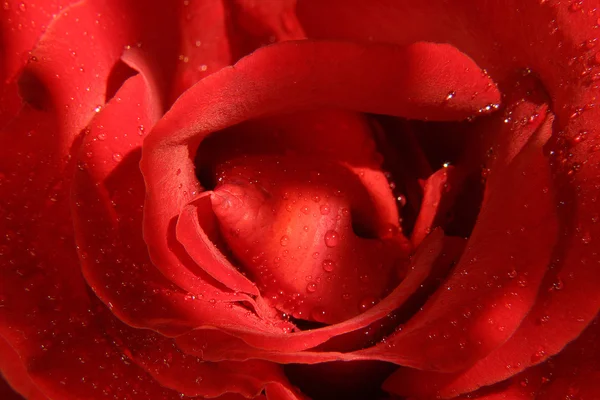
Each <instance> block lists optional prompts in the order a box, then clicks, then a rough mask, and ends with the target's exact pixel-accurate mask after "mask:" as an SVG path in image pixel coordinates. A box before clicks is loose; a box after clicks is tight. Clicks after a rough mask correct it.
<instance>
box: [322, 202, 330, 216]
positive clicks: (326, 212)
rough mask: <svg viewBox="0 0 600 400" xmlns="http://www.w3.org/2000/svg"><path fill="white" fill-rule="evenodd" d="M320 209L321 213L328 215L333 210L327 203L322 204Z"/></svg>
mask: <svg viewBox="0 0 600 400" xmlns="http://www.w3.org/2000/svg"><path fill="white" fill-rule="evenodd" d="M319 210H320V211H321V215H327V214H329V212H330V211H331V210H330V209H329V206H328V205H327V204H323V205H321V207H319Z"/></svg>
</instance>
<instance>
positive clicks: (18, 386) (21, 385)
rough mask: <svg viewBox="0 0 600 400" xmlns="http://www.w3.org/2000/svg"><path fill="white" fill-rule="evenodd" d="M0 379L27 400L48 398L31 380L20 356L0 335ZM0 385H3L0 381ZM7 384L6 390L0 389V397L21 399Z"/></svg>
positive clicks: (44, 399) (8, 399)
mask: <svg viewBox="0 0 600 400" xmlns="http://www.w3.org/2000/svg"><path fill="white" fill-rule="evenodd" d="M0 354H2V357H0V373H1V375H0V380H3V378H4V379H6V381H7V383H10V385H11V386H12V388H14V390H15V391H16V392H18V393H20V394H21V395H22V396H23V397H24V398H26V399H29V400H46V399H48V398H47V397H46V396H44V394H43V393H42V392H40V390H39V389H38V388H37V386H36V385H35V384H34V383H33V382H32V381H31V378H30V377H29V375H28V374H27V369H26V368H25V365H23V361H22V360H21V357H19V355H18V354H17V353H16V352H15V350H13V348H12V347H11V346H10V344H9V343H8V342H7V341H6V340H4V339H3V338H2V337H0ZM0 386H4V384H3V383H0ZM12 388H11V387H10V386H9V387H8V388H7V390H6V393H5V390H4V388H2V389H0V395H2V399H7V400H10V399H13V398H14V399H15V400H18V399H22V398H23V397H21V396H19V395H18V394H17V393H15V392H13V391H12Z"/></svg>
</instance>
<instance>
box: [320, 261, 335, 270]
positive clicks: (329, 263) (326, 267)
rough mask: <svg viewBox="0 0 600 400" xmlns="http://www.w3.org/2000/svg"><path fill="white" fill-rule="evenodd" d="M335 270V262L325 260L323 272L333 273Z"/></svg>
mask: <svg viewBox="0 0 600 400" xmlns="http://www.w3.org/2000/svg"><path fill="white" fill-rule="evenodd" d="M334 269H335V261H333V260H323V270H325V271H326V272H332V271H333V270H334Z"/></svg>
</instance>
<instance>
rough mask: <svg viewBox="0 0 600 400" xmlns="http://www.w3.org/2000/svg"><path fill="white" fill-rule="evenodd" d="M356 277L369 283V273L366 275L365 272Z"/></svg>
mask: <svg viewBox="0 0 600 400" xmlns="http://www.w3.org/2000/svg"><path fill="white" fill-rule="evenodd" d="M358 279H360V281H361V282H362V283H369V282H370V281H371V279H370V278H369V275H367V274H364V275H361V276H359V278H358Z"/></svg>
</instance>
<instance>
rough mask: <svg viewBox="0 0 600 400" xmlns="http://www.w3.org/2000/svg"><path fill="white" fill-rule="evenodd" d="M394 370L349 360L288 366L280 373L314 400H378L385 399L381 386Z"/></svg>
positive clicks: (390, 366)
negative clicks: (283, 373) (283, 372)
mask: <svg viewBox="0 0 600 400" xmlns="http://www.w3.org/2000/svg"><path fill="white" fill-rule="evenodd" d="M396 368H398V366H396V365H393V364H389V363H384V362H379V361H359V362H357V361H352V362H332V363H324V364H316V365H303V364H289V365H285V366H284V371H285V373H286V376H287V377H288V379H289V380H290V382H291V383H292V384H293V385H294V386H297V387H298V388H299V389H300V390H301V391H302V393H304V394H306V395H307V396H309V397H310V398H311V399H314V400H330V399H345V400H364V399H373V400H378V399H385V398H389V394H387V393H385V392H384V391H383V390H382V389H381V385H382V383H383V381H384V380H385V379H386V378H387V377H388V376H389V374H391V373H392V372H393V371H394V370H395V369H396Z"/></svg>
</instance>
